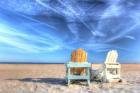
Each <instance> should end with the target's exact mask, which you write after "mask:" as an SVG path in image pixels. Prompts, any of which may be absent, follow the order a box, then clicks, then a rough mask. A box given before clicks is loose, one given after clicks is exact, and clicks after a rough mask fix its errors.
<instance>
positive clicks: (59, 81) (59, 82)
mask: <svg viewBox="0 0 140 93" xmlns="http://www.w3.org/2000/svg"><path fill="white" fill-rule="evenodd" d="M7 80H18V81H21V82H34V83H48V84H54V85H66V84H67V82H66V80H65V79H64V78H23V79H7Z"/></svg>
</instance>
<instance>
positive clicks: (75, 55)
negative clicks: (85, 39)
mask: <svg viewBox="0 0 140 93" xmlns="http://www.w3.org/2000/svg"><path fill="white" fill-rule="evenodd" d="M71 61H72V62H87V52H86V51H84V50H83V49H81V48H79V49H77V50H75V51H73V52H72V53H71Z"/></svg>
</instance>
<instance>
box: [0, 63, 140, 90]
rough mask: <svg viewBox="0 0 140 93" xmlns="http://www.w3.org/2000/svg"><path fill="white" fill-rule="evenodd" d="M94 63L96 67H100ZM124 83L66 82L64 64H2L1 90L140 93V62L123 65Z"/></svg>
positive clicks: (0, 70) (0, 74) (0, 69)
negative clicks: (88, 83)
mask: <svg viewBox="0 0 140 93" xmlns="http://www.w3.org/2000/svg"><path fill="white" fill-rule="evenodd" d="M99 67H100V65H99V64H93V65H92V68H93V69H94V68H99ZM121 72H122V78H123V82H121V83H101V82H96V81H91V85H90V86H86V85H85V84H84V83H85V82H82V83H81V82H80V83H79V82H78V83H75V84H72V85H70V86H69V87H68V86H67V85H66V81H65V66H64V65H63V64H0V93H117V92H118V93H140V88H139V86H140V64H122V70H121Z"/></svg>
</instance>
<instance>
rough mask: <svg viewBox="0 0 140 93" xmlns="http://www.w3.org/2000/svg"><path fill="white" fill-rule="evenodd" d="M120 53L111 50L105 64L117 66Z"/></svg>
mask: <svg viewBox="0 0 140 93" xmlns="http://www.w3.org/2000/svg"><path fill="white" fill-rule="evenodd" d="M117 58H118V53H117V51H116V50H111V51H109V52H108V54H107V57H106V60H105V64H115V63H117Z"/></svg>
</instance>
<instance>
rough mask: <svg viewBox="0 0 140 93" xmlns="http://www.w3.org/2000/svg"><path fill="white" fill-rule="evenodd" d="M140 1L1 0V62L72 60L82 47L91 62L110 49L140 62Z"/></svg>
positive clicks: (127, 59)
mask: <svg viewBox="0 0 140 93" xmlns="http://www.w3.org/2000/svg"><path fill="white" fill-rule="evenodd" d="M139 30H140V1H139V0H1V1H0V62H36V63H40V62H46V63H48V62H49V63H53V62H68V61H69V60H70V54H71V51H73V50H75V49H77V48H83V49H85V50H86V51H87V52H88V61H89V62H93V63H98V62H104V60H105V57H106V54H107V52H108V51H109V50H112V49H115V50H117V51H118V53H119V58H118V61H119V62H121V63H139V62H140V47H139V46H140V37H139V34H140V31H139Z"/></svg>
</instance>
